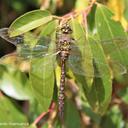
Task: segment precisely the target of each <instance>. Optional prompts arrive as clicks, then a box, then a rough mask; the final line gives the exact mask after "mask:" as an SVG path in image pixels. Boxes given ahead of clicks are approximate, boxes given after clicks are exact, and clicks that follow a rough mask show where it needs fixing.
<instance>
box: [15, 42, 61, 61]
mask: <svg viewBox="0 0 128 128" xmlns="http://www.w3.org/2000/svg"><path fill="white" fill-rule="evenodd" d="M52 48H53V50H51V51H49V46H43V45H35V46H34V47H32V46H31V45H23V44H21V45H17V54H18V56H21V57H23V58H26V59H27V58H28V59H29V58H41V57H44V56H50V55H51V56H54V55H57V54H58V53H59V51H56V50H55V49H54V47H52Z"/></svg>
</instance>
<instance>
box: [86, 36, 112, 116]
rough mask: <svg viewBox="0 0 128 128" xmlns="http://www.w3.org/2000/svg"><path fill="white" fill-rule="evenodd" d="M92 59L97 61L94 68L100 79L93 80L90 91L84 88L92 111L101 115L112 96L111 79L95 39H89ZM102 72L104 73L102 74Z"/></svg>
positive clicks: (101, 50)
mask: <svg viewBox="0 0 128 128" xmlns="http://www.w3.org/2000/svg"><path fill="white" fill-rule="evenodd" d="M89 44H90V45H91V49H92V53H93V57H94V59H96V60H98V62H97V63H96V64H95V68H96V69H97V71H98V72H99V74H101V76H100V78H95V79H94V81H93V85H92V88H91V90H90V91H88V90H87V89H86V88H84V89H86V92H88V93H87V97H88V101H89V103H90V104H91V106H92V107H93V110H94V111H96V112H98V113H100V114H103V113H104V112H105V111H106V109H107V107H108V105H109V103H110V101H111V94H112V79H111V72H110V68H109V65H108V63H107V61H106V57H105V55H104V52H103V49H102V47H101V45H100V44H99V43H98V42H97V41H96V38H95V39H94V38H93V37H91V38H89ZM103 71H104V72H103Z"/></svg>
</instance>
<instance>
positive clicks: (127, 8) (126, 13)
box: [124, 0, 128, 21]
mask: <svg viewBox="0 0 128 128" xmlns="http://www.w3.org/2000/svg"><path fill="white" fill-rule="evenodd" d="M124 5H125V10H124V17H125V18H126V20H127V21H128V1H127V0H124Z"/></svg>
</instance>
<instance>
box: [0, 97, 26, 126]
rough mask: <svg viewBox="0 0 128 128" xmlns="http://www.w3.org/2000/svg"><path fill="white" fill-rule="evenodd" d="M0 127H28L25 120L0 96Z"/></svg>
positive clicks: (5, 98)
mask: <svg viewBox="0 0 128 128" xmlns="http://www.w3.org/2000/svg"><path fill="white" fill-rule="evenodd" d="M2 124H3V125H2ZM0 126H1V127H4V128H17V127H20V126H28V122H27V118H26V117H25V116H24V115H23V113H21V112H20V111H19V110H18V109H17V108H16V106H14V104H13V103H12V102H11V101H10V100H9V99H8V98H7V97H5V96H0Z"/></svg>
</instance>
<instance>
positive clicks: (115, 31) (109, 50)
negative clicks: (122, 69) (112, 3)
mask: <svg viewBox="0 0 128 128" xmlns="http://www.w3.org/2000/svg"><path fill="white" fill-rule="evenodd" d="M112 16H113V13H112V12H111V11H110V10H109V9H107V8H106V7H105V6H103V5H101V4H98V6H97V10H96V15H95V21H96V28H97V32H98V33H97V34H98V36H99V38H100V40H108V39H110V40H111V39H114V38H121V39H124V40H125V41H123V40H122V41H114V40H111V41H110V42H108V44H107V42H106V44H105V43H103V42H101V44H102V46H103V48H104V51H105V54H106V55H107V56H109V57H110V59H112V60H115V61H118V62H119V63H121V64H124V65H128V59H127V56H128V52H127V51H128V50H127V45H128V38H127V35H126V33H125V32H124V29H123V27H122V26H121V24H120V23H119V22H116V21H114V20H113V19H112ZM122 45H123V47H124V49H123V48H122V49H121V48H120V47H122Z"/></svg>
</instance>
